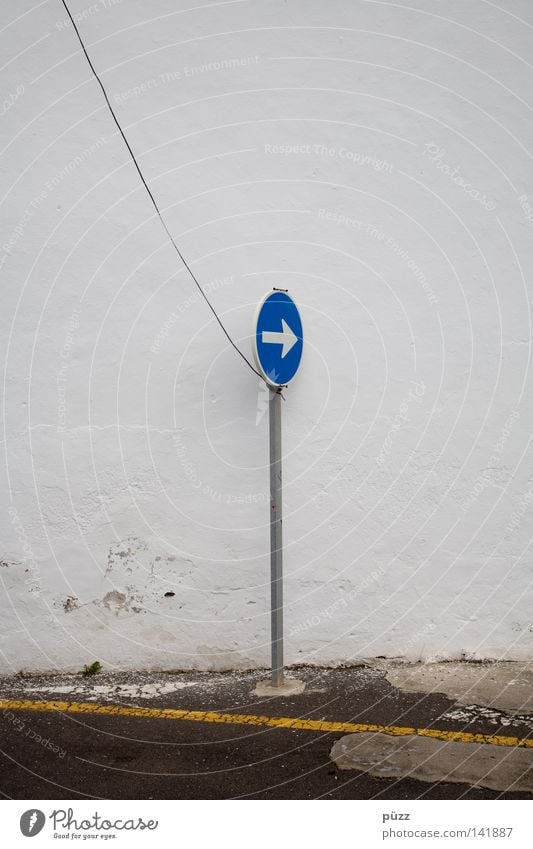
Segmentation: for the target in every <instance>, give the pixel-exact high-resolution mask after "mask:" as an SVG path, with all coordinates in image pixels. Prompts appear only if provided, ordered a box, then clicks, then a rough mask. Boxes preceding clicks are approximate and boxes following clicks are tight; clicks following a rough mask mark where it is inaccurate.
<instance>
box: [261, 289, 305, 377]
mask: <svg viewBox="0 0 533 849" xmlns="http://www.w3.org/2000/svg"><path fill="white" fill-rule="evenodd" d="M303 345H304V340H303V329H302V319H301V318H300V313H299V312H298V307H297V306H296V304H295V303H294V301H293V299H292V298H291V297H290V295H288V294H287V292H282V291H280V290H279V289H274V290H273V291H272V292H267V294H266V295H265V296H264V298H263V299H262V300H261V301H260V303H259V306H258V308H257V312H256V315H255V322H254V333H253V341H252V346H253V354H254V359H255V363H256V365H257V368H258V370H259V371H260V372H261V374H262V375H263V377H264V378H265V380H266V381H267V382H268V383H269V384H270V385H271V386H286V385H287V383H289V381H290V380H292V378H293V377H294V375H295V374H296V372H297V371H298V366H299V365H300V360H301V359H302V351H303Z"/></svg>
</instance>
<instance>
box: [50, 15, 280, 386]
mask: <svg viewBox="0 0 533 849" xmlns="http://www.w3.org/2000/svg"><path fill="white" fill-rule="evenodd" d="M61 2H62V3H63V6H64V7H65V11H66V13H67V15H68V17H69V18H70V22H71V24H72V26H73V28H74V31H75V33H76V35H77V36H78V41H79V42H80V45H81V48H82V50H83V52H84V54H85V58H86V59H87V62H88V63H89V67H90V69H91V71H92V73H93V75H94V77H95V78H96V80H97V81H98V83H99V85H100V88H101V89H102V94H103V95H104V98H105V101H106V103H107V105H108V107H109V111H110V112H111V115H112V116H113V120H114V122H115V124H116V126H117V128H118V131H119V133H120V135H121V136H122V139H123V140H124V144H125V145H126V147H127V149H128V152H129V154H130V157H131V159H132V161H133V164H134V165H135V168H136V169H137V173H138V175H139V177H140V179H141V181H142V184H143V186H144V188H145V189H146V191H147V192H148V195H149V197H150V200H151V201H152V204H153V206H154V209H155V211H156V213H157V215H158V217H159V220H160V221H161V224H162V225H163V227H164V229H165V232H166V234H167V236H168V239H169V241H170V243H171V244H172V246H173V247H174V250H175V251H176V253H177V254H178V256H179V258H180V260H181V262H182V263H183V265H184V266H185V268H186V269H187V271H188V272H189V274H190V276H191V278H192V280H193V281H194V283H195V284H196V286H197V288H198V290H199V292H200V294H201V295H202V297H203V299H204V300H205V302H206V304H207V305H208V307H209V309H210V310H211V312H212V313H213V315H214V317H215V319H216V320H217V322H218V324H219V325H220V327H221V329H222V331H223V333H224V335H225V336H226V339H227V340H228V342H229V343H230V345H232V347H233V348H234V349H235V350H236V351H237V353H238V354H239V356H240V357H241V358H242V359H243V360H244V362H245V363H246V365H247V366H248V367H249V368H250V369H251V370H252V371H253V372H254V374H256V375H257V376H258V377H260V378H261V380H263V381H264V382H265V383H266V381H265V380H264V377H263V375H262V374H260V372H259V371H257V369H256V368H254V366H253V365H252V363H251V362H250V360H249V359H248V357H246V355H245V354H243V352H242V351H241V349H240V348H239V347H238V345H237V344H236V343H235V342H234V341H233V339H232V338H231V336H230V335H229V333H228V331H227V330H226V328H225V326H224V324H223V323H222V321H221V319H220V317H219V315H218V313H217V311H216V310H215V308H214V306H213V304H212V303H211V301H210V300H209V298H208V297H207V295H206V293H205V292H204V290H203V288H202V286H201V284H200V282H199V281H198V278H197V277H196V275H195V274H194V272H193V270H192V268H191V266H190V265H189V263H188V262H187V260H186V259H185V257H184V255H183V253H182V252H181V250H180V249H179V247H178V244H177V242H176V240H175V238H174V236H173V235H172V233H171V232H170V230H169V228H168V226H167V223H166V221H165V219H164V218H163V215H162V214H161V210H160V209H159V206H158V204H157V201H156V199H155V197H154V195H153V194H152V191H151V189H150V187H149V185H148V183H147V182H146V179H145V177H144V174H143V173H142V171H141V168H140V165H139V163H138V161H137V158H136V156H135V154H134V152H133V149H132V147H131V145H130V143H129V141H128V139H127V137H126V134H125V133H124V130H123V129H122V127H121V125H120V123H119V120H118V118H117V116H116V113H115V110H114V109H113V107H112V105H111V101H110V100H109V97H108V95H107V91H106V89H105V86H104V84H103V82H102V80H101V78H100V75H99V74H98V72H97V71H96V68H95V67H94V65H93V63H92V60H91V57H90V56H89V53H88V52H87V48H86V47H85V44H84V42H83V39H82V37H81V34H80V31H79V29H78V27H77V25H76V21H75V20H74V18H73V17H72V14H71V12H70V9H69V7H68V6H67V3H66V2H65V0H61ZM267 385H268V384H267Z"/></svg>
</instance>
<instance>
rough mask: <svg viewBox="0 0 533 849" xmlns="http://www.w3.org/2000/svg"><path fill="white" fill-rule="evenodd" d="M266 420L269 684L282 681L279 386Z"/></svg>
mask: <svg viewBox="0 0 533 849" xmlns="http://www.w3.org/2000/svg"><path fill="white" fill-rule="evenodd" d="M269 423H270V428H269V429H270V592H271V642H272V686H273V687H280V686H281V685H282V684H283V540H282V501H281V495H282V493H281V388H279V389H277V390H272V391H271V393H270V400H269Z"/></svg>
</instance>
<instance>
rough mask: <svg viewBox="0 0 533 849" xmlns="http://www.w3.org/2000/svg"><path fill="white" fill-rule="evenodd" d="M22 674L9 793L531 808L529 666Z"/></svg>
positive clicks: (15, 682)
mask: <svg viewBox="0 0 533 849" xmlns="http://www.w3.org/2000/svg"><path fill="white" fill-rule="evenodd" d="M289 675H290V676H292V677H294V678H297V679H299V680H301V681H304V682H305V690H304V692H303V693H301V694H293V695H290V696H282V697H265V696H259V695H257V693H256V686H257V683H258V681H260V680H261V679H264V677H265V673H264V672H249V673H227V674H221V673H175V674H173V673H143V674H125V673H99V674H97V675H95V676H93V677H90V678H83V677H81V676H79V675H57V676H42V675H41V676H24V677H22V676H17V677H14V678H4V679H2V680H1V682H0V699H1V701H0V720H1V722H2V726H3V732H4V733H3V741H4V743H3V746H2V761H3V769H2V784H1V790H2V791H3V793H4V794H5V795H6V796H7V797H12V798H28V799H33V798H50V799H54V798H57V799H60V798H62V799H67V798H87V797H88V798H92V797H95V798H235V797H246V798H317V797H319V798H377V797H379V798H394V799H397V798H421V797H425V798H434V799H441V798H442V799H444V798H463V797H468V798H498V797H505V798H523V797H527V798H530V796H529V794H530V793H531V792H533V715H531V714H533V687H532V686H531V684H532V680H533V673H532V668H531V666H527V665H524V664H517V663H501V664H498V663H493V664H485V663H483V664H480V663H474V664H469V663H459V664H458V663H454V664H452V663H449V664H448V663H445V664H434V665H429V666H428V665H425V666H424V665H414V666H408V665H405V664H399V663H394V662H382V661H379V662H373V663H372V664H370V665H367V666H359V667H351V668H346V669H333V670H332V669H313V668H300V669H294V670H291V671H290V672H289Z"/></svg>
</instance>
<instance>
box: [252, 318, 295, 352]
mask: <svg viewBox="0 0 533 849" xmlns="http://www.w3.org/2000/svg"><path fill="white" fill-rule="evenodd" d="M281 328H282V329H281V331H277V330H263V331H262V334H261V339H262V341H263V342H264V343H267V344H270V345H283V347H282V349H281V359H283V357H286V356H287V354H288V353H289V351H290V350H291V348H292V347H293V346H294V345H296V343H297V341H298V337H297V336H296V335H295V334H294V333H293V332H292V330H291V328H290V327H289V325H288V324H287V322H286V321H285V319H284V318H282V319H281Z"/></svg>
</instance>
